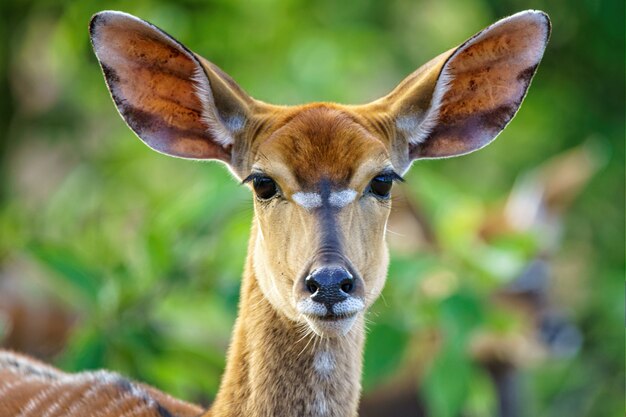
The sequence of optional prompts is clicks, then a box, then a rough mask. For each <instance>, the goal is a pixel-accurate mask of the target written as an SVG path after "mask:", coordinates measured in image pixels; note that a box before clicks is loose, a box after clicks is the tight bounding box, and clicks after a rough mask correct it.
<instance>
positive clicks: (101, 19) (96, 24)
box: [89, 10, 140, 39]
mask: <svg viewBox="0 0 626 417" xmlns="http://www.w3.org/2000/svg"><path fill="white" fill-rule="evenodd" d="M121 21H131V22H137V21H140V19H139V18H137V17H135V16H133V15H132V14H128V13H124V12H120V11H117V10H102V11H100V12H98V13H96V14H94V15H93V16H91V20H90V21H89V35H90V36H91V38H92V39H93V38H94V37H95V36H97V34H98V30H99V29H100V28H102V27H104V26H106V25H108V24H111V23H116V22H121Z"/></svg>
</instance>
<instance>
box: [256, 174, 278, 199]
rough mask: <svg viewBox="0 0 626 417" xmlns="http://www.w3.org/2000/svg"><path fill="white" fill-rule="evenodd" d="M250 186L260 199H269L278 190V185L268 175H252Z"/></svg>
mask: <svg viewBox="0 0 626 417" xmlns="http://www.w3.org/2000/svg"><path fill="white" fill-rule="evenodd" d="M252 187H253V188H254V192H255V193H256V195H257V197H258V198H260V199H261V200H269V199H270V198H272V197H274V196H275V195H276V193H277V192H278V187H277V186H276V183H275V182H274V180H273V179H271V178H270V177H260V176H259V177H254V178H253V179H252Z"/></svg>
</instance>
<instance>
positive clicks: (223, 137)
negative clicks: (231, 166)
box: [193, 67, 245, 147]
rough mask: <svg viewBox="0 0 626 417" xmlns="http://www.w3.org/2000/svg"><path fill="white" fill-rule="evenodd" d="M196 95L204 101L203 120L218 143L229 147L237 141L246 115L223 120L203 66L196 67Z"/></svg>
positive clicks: (194, 77) (194, 78)
mask: <svg viewBox="0 0 626 417" xmlns="http://www.w3.org/2000/svg"><path fill="white" fill-rule="evenodd" d="M193 81H194V86H195V90H196V95H197V96H198V99H200V102H201V103H202V121H203V122H204V123H205V124H206V125H207V129H208V130H209V133H211V134H212V136H213V138H214V139H215V141H216V142H217V143H219V144H220V145H222V146H223V147H228V146H230V145H232V144H233V143H235V139H234V134H236V133H237V132H238V131H240V130H241V129H242V128H243V125H244V123H245V120H244V117H243V116H241V115H235V116H232V117H230V118H228V119H227V120H222V118H221V117H220V115H219V114H218V112H217V110H216V109H217V107H216V105H215V99H214V98H213V91H212V90H211V85H210V81H209V78H208V76H207V74H206V72H205V70H204V69H203V68H202V67H198V68H196V70H195V72H194V75H193Z"/></svg>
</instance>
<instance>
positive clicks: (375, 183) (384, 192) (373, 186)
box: [369, 175, 393, 198]
mask: <svg viewBox="0 0 626 417" xmlns="http://www.w3.org/2000/svg"><path fill="white" fill-rule="evenodd" d="M392 185H393V179H392V178H389V177H387V176H382V175H379V176H378V177H375V178H374V179H373V180H372V182H370V187H369V188H370V192H371V193H372V194H374V195H375V196H376V197H378V198H389V193H390V192H391V186H392Z"/></svg>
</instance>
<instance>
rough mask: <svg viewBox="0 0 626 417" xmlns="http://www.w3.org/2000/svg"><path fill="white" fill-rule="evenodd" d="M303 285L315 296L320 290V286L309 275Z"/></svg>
mask: <svg viewBox="0 0 626 417" xmlns="http://www.w3.org/2000/svg"><path fill="white" fill-rule="evenodd" d="M304 284H305V285H306V289H307V290H308V291H309V292H310V293H311V294H315V293H316V292H317V291H318V290H319V289H320V284H319V283H318V282H317V281H316V280H315V278H313V276H311V275H309V277H308V278H307V279H306V281H305V282H304Z"/></svg>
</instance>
